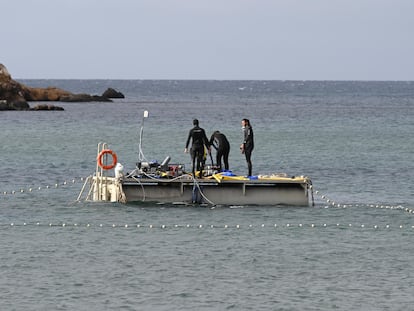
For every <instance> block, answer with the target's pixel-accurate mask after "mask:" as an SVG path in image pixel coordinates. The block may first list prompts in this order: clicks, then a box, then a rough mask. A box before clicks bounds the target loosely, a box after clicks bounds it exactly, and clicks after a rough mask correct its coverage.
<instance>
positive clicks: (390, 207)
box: [0, 177, 414, 215]
mask: <svg viewBox="0 0 414 311" xmlns="http://www.w3.org/2000/svg"><path fill="white" fill-rule="evenodd" d="M86 179H87V178H84V177H80V178H73V179H71V180H65V181H63V182H57V183H55V184H52V185H46V186H39V187H28V188H21V189H19V190H12V191H3V192H0V197H1V195H3V196H11V195H17V194H22V193H34V192H36V191H43V190H50V189H58V188H63V187H67V186H71V185H74V184H76V183H78V182H80V183H82V184H84V182H85V180H86ZM310 190H311V191H312V194H315V195H316V196H318V197H319V199H320V200H321V201H323V202H325V203H326V204H327V205H325V208H352V207H365V208H377V209H388V210H400V211H404V212H406V213H408V214H411V215H413V214H414V209H413V208H407V207H404V206H402V205H391V204H388V205H387V204H343V203H338V202H336V201H335V200H332V199H330V198H329V197H328V196H327V195H325V194H321V193H320V192H319V191H318V190H314V187H313V185H311V186H310ZM206 206H208V207H212V208H214V207H215V206H211V205H208V204H206Z"/></svg>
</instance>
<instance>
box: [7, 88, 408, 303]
mask: <svg viewBox="0 0 414 311" xmlns="http://www.w3.org/2000/svg"><path fill="white" fill-rule="evenodd" d="M21 82H23V83H25V84H26V85H29V86H38V87H47V86H57V87H61V88H63V89H66V90H69V91H72V92H75V93H88V94H101V93H102V92H104V91H105V90H106V88H108V87H113V88H115V89H116V90H118V91H121V92H122V93H124V95H125V99H117V100H114V101H113V102H112V103H52V104H55V105H58V106H62V107H64V109H65V110H64V111H3V112H0V122H1V128H2V131H1V135H0V145H1V166H0V232H1V235H0V241H1V246H2V251H1V252H0V259H1V260H0V265H1V278H0V300H1V303H2V309H4V310H23V309H24V310H45V309H52V310H73V309H77V310H104V309H125V310H148V309H151V310H176V309H179V310H226V309H234V310H349V309H357V310H407V309H410V308H411V306H412V304H413V303H414V299H413V298H412V288H413V286H414V277H413V275H412V272H411V271H413V268H414V260H413V259H414V255H413V254H414V252H413V248H412V239H413V234H414V228H413V226H414V218H413V217H414V214H413V213H412V212H411V211H412V209H414V190H413V186H412V185H413V181H414V176H413V171H414V165H413V160H414V157H413V151H414V147H413V146H414V138H413V135H412V133H414V122H413V120H414V112H413V111H414V110H413V105H414V83H413V82H352V81H350V82H343V81H175V80H161V81H160V80H153V81H149V80H22V81H21ZM30 104H31V105H32V106H33V105H35V104H36V103H30ZM145 110H147V111H148V112H149V117H148V118H145V119H143V113H144V111H145ZM194 118H197V119H199V121H200V126H201V127H203V128H204V129H205V130H206V132H207V135H208V136H210V135H211V134H212V133H213V132H214V131H215V130H220V131H221V132H222V133H224V134H225V135H226V136H227V138H228V139H229V141H230V145H231V151H230V161H229V162H230V168H231V170H232V171H233V172H234V173H235V174H240V175H245V174H246V173H247V167H246V163H245V159H244V156H243V155H242V154H240V151H239V145H240V143H241V141H242V138H243V137H242V135H243V133H242V131H241V123H240V121H241V119H242V118H248V119H250V121H251V123H252V126H253V129H254V134H255V149H254V151H253V173H254V174H255V175H258V174H273V173H286V174H288V175H291V176H300V175H306V176H309V177H310V178H311V179H312V182H313V188H314V199H315V206H313V207H305V206H304V207H286V206H280V207H269V206H221V207H211V206H182V205H179V206H176V205H159V204H154V203H140V204H126V205H124V204H118V203H93V202H84V201H81V202H76V199H77V197H78V194H79V193H80V190H81V188H82V186H83V183H84V180H85V179H84V178H86V177H87V176H89V175H91V174H93V173H94V170H95V168H96V153H97V144H98V143H99V142H106V143H108V145H109V147H110V148H111V149H112V150H114V151H115V152H116V153H117V155H118V161H119V162H120V163H122V165H123V166H124V167H125V170H126V171H131V170H133V169H134V167H135V163H136V162H137V160H138V151H139V133H140V129H141V126H144V127H143V136H142V149H143V153H144V155H145V157H146V158H147V159H148V160H157V161H159V162H161V161H162V160H163V159H164V158H165V157H166V156H170V157H171V163H182V164H184V165H185V167H186V168H187V169H188V170H190V169H191V164H190V159H189V155H188V154H185V153H184V152H183V151H184V147H185V142H186V139H187V136H188V131H189V130H190V128H191V127H192V120H193V119H194ZM208 161H209V159H208Z"/></svg>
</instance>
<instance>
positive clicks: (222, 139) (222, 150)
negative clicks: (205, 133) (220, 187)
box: [209, 131, 230, 171]
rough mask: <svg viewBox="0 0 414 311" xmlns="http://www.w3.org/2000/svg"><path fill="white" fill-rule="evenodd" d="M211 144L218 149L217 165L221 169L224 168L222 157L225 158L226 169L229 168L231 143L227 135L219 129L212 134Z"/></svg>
mask: <svg viewBox="0 0 414 311" xmlns="http://www.w3.org/2000/svg"><path fill="white" fill-rule="evenodd" d="M209 144H210V146H213V147H214V148H215V149H216V150H217V154H216V165H217V166H218V169H219V171H221V170H222V168H223V166H222V165H221V158H223V161H224V168H225V170H229V153H230V143H229V141H228V140H227V138H226V136H225V135H224V134H223V133H220V132H219V131H215V132H214V133H213V135H211V138H210V141H209Z"/></svg>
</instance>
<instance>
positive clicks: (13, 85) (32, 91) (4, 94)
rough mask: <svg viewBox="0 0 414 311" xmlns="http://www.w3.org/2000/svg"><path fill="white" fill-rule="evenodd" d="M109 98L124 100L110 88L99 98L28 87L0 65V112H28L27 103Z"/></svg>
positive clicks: (52, 88)
mask: <svg viewBox="0 0 414 311" xmlns="http://www.w3.org/2000/svg"><path fill="white" fill-rule="evenodd" d="M110 98H125V96H124V95H123V94H122V93H120V92H117V91H116V90H114V89H112V88H108V89H107V90H106V91H105V92H104V93H103V94H102V96H99V95H89V94H74V93H71V92H68V91H65V90H62V89H59V88H57V87H47V88H33V87H28V86H26V85H24V84H21V83H19V82H17V81H15V80H13V79H12V77H11V75H10V73H9V72H8V70H7V68H6V67H5V66H4V65H3V64H0V110H29V109H30V106H29V104H28V103H27V102H30V101H54V102H57V101H61V102H111V100H110ZM36 107H38V108H36ZM36 107H35V108H33V109H30V110H63V108H60V107H56V106H53V107H54V108H53V109H49V108H48V107H52V106H50V105H38V106H36ZM39 107H40V108H41V109H40V108H39ZM58 108H59V109H58Z"/></svg>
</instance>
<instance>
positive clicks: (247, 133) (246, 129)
mask: <svg viewBox="0 0 414 311" xmlns="http://www.w3.org/2000/svg"><path fill="white" fill-rule="evenodd" d="M241 124H242V129H243V134H244V140H243V143H242V144H241V145H240V151H241V153H244V155H245V157H246V162H247V169H248V172H249V173H248V175H247V176H252V167H253V165H252V151H253V148H254V140H253V128H252V126H251V125H250V121H249V119H243V120H242V122H241Z"/></svg>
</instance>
